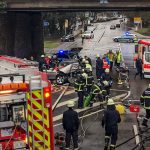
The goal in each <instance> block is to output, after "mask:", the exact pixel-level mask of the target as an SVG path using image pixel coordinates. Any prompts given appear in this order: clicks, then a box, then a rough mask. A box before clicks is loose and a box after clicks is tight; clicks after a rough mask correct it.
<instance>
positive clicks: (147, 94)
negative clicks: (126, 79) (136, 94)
mask: <svg viewBox="0 0 150 150" xmlns="http://www.w3.org/2000/svg"><path fill="white" fill-rule="evenodd" d="M140 100H141V103H142V104H143V105H144V108H145V109H150V88H147V89H146V90H145V91H144V92H143V94H142V95H141V98H140Z"/></svg>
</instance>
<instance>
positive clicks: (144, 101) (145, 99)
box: [140, 84, 150, 127]
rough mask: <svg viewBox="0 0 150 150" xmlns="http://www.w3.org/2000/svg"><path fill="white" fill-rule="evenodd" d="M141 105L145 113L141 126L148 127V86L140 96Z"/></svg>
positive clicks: (149, 115)
mask: <svg viewBox="0 0 150 150" xmlns="http://www.w3.org/2000/svg"><path fill="white" fill-rule="evenodd" d="M140 100H141V104H142V105H143V106H144V109H145V111H146V116H145V118H144V120H143V122H142V125H143V126H145V127H148V125H147V122H148V119H149V118H150V84H149V87H148V88H147V89H146V90H145V91H144V92H143V94H142V95H141V98H140Z"/></svg>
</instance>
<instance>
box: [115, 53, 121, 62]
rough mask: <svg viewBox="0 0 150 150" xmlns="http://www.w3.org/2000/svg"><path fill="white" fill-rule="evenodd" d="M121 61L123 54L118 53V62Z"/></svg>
mask: <svg viewBox="0 0 150 150" xmlns="http://www.w3.org/2000/svg"><path fill="white" fill-rule="evenodd" d="M121 61H122V54H121V53H118V54H117V56H116V62H117V63H120V62H121Z"/></svg>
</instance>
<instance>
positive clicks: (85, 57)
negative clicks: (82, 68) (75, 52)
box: [84, 56, 92, 66]
mask: <svg viewBox="0 0 150 150" xmlns="http://www.w3.org/2000/svg"><path fill="white" fill-rule="evenodd" d="M84 59H85V60H88V61H89V64H90V65H91V66H92V60H91V58H89V57H87V56H84Z"/></svg>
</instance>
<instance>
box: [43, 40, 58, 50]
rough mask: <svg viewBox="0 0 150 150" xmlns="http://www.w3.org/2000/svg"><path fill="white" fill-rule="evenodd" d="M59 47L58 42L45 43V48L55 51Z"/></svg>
mask: <svg viewBox="0 0 150 150" xmlns="http://www.w3.org/2000/svg"><path fill="white" fill-rule="evenodd" d="M58 46H59V42H58V41H44V48H49V49H53V48H56V47H58Z"/></svg>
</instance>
